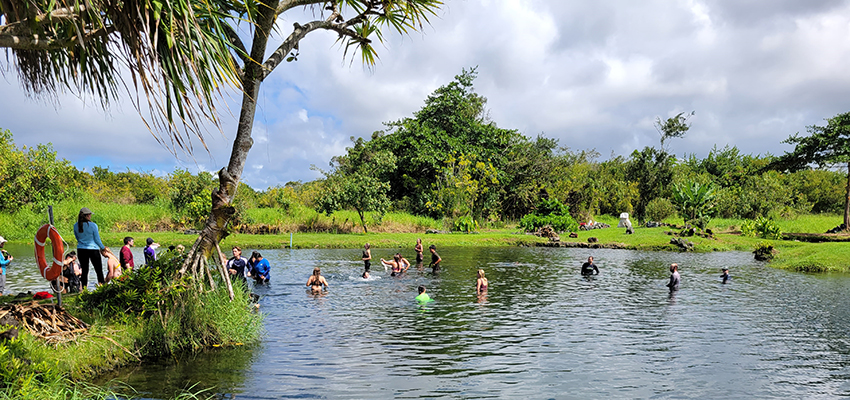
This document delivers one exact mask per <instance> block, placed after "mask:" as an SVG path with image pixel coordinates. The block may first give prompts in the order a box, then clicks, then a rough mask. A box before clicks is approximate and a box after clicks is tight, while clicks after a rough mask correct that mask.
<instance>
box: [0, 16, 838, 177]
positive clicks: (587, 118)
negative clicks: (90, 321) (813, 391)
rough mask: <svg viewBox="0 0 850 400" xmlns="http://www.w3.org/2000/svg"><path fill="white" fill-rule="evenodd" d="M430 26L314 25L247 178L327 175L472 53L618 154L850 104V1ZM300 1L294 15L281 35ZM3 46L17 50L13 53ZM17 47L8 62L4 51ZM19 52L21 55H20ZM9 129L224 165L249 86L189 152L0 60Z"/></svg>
mask: <svg viewBox="0 0 850 400" xmlns="http://www.w3.org/2000/svg"><path fill="white" fill-rule="evenodd" d="M444 2H445V4H444V6H443V7H442V8H441V9H440V10H439V11H438V14H437V16H435V17H433V18H431V25H430V26H426V27H424V29H423V30H422V32H414V33H412V34H410V35H407V36H401V35H396V34H391V33H389V32H387V33H386V34H385V43H383V44H377V45H376V47H377V50H378V53H379V56H380V60H379V61H378V63H377V65H376V66H375V67H374V68H373V69H371V70H370V69H367V68H364V67H363V66H362V64H361V63H360V62H359V60H354V62H352V61H351V59H350V58H349V59H346V58H344V57H343V50H342V49H341V48H340V47H339V46H338V45H337V44H336V43H335V40H336V35H335V34H333V33H329V32H322V31H316V32H312V33H310V34H309V35H308V36H307V37H306V38H305V39H304V40H303V41H302V42H301V44H300V55H299V57H298V60H297V61H296V62H292V63H283V64H281V65H280V66H279V67H278V68H277V69H276V70H275V71H274V72H273V73H272V74H271V75H270V76H269V78H267V79H266V81H265V82H264V84H263V87H262V91H261V96H260V99H259V102H258V111H257V116H256V120H255V125H254V133H253V136H254V147H253V148H252V149H251V152H250V154H249V156H248V160H247V164H246V167H245V172H244V175H243V181H244V182H246V183H248V184H249V185H251V186H252V187H254V188H255V189H265V188H267V187H270V186H275V185H283V184H285V183H286V182H289V181H298V180H300V181H310V180H313V179H316V178H319V177H321V175H320V173H319V172H317V171H315V170H311V168H310V166H311V165H316V166H318V167H320V168H324V169H327V166H328V163H329V161H330V159H331V157H333V156H336V155H341V154H344V152H345V148H346V147H347V146H349V145H350V144H351V140H350V137H352V136H353V137H365V138H369V137H371V134H372V132H374V131H377V130H381V129H383V128H384V125H383V123H385V122H390V121H396V120H399V119H401V118H404V117H410V116H412V114H413V113H414V112H416V111H417V110H419V109H420V108H421V107H422V106H423V105H424V100H425V98H426V97H427V96H428V95H429V94H430V93H431V92H433V91H434V90H435V89H437V88H438V87H440V86H442V85H445V84H448V83H449V82H451V81H452V79H453V78H454V76H455V75H458V74H460V73H461V71H462V70H463V69H464V68H467V69H468V68H472V67H477V71H478V78H477V79H476V80H475V82H474V84H475V91H476V92H477V93H478V94H480V95H482V96H484V97H486V98H487V99H488V103H487V107H488V112H489V116H490V119H491V120H492V121H493V122H495V123H496V124H497V125H498V126H499V127H501V128H508V129H516V130H517V131H519V132H521V133H522V134H524V135H526V136H528V137H531V138H533V137H536V136H538V135H541V134H542V135H545V136H546V137H550V138H556V139H558V140H559V144H560V145H561V146H564V147H568V148H570V149H572V150H589V149H595V150H596V151H597V152H599V153H600V154H601V155H602V159H607V158H608V157H610V156H611V155H624V156H628V155H629V154H630V153H631V152H632V151H633V150H635V149H641V148H643V147H644V146H658V145H659V134H658V132H657V131H656V129H655V128H654V126H653V122H654V121H655V119H656V118H657V117H661V118H664V119H666V118H669V117H672V116H674V115H676V114H678V113H680V112H690V111H694V112H695V115H694V116H693V117H691V119H690V120H689V122H690V123H691V129H690V131H688V133H687V135H686V136H685V137H684V138H682V139H672V140H670V141H668V143H669V150H670V151H672V152H673V153H675V154H676V155H677V156H679V157H683V156H685V155H686V154H694V155H696V156H697V157H705V156H706V155H707V154H708V152H709V151H710V150H711V149H712V148H713V147H714V146H717V147H718V148H723V147H724V146H727V145H728V146H737V147H738V149H739V150H740V151H741V152H742V153H744V154H762V155H763V154H767V153H771V154H782V153H783V152H785V151H790V150H792V147H791V146H790V145H787V144H782V143H781V142H782V140H784V139H786V138H788V137H789V136H790V135H792V134H794V133H797V132H799V133H801V134H805V133H806V126H810V125H815V124H818V125H823V124H825V123H826V122H825V119H826V118H830V117H833V116H835V115H837V114H839V113H843V112H846V111H850V104H848V103H850V73H849V72H848V67H847V66H848V65H850V0H848V1H838V0H807V1H799V0H739V1H720V0H718V1H699V0H643V1H640V2H636V1H631V0H620V1H605V0H594V1H585V0H576V1H566V0H444ZM312 19H313V17H312V15H311V14H309V13H305V12H303V11H302V10H297V11H296V12H294V13H288V14H285V15H283V16H282V17H281V19H280V21H279V24H278V26H279V27H281V28H282V29H281V34H280V35H278V36H276V37H275V38H274V39H273V40H272V42H271V43H272V44H271V45H270V51H271V50H273V49H274V48H276V46H277V45H278V44H280V42H281V40H282V37H281V36H282V35H283V34H288V31H287V30H286V29H288V28H289V27H291V26H292V23H293V22H296V21H297V22H300V23H302V24H303V23H305V22H309V21H310V20H312ZM3 58H5V57H3ZM4 62H5V61H4ZM6 66H7V67H8V65H6ZM0 93H1V94H2V95H0V129H9V130H11V131H12V133H13V135H14V139H15V142H16V144H17V145H19V146H23V145H27V146H34V145H36V144H39V143H47V142H50V143H52V144H53V147H54V149H55V150H56V151H57V153H58V156H59V157H61V158H65V159H68V160H70V161H71V162H72V163H73V164H74V165H75V166H77V167H78V168H80V169H86V170H90V169H91V167H93V166H101V167H108V168H110V170H112V171H126V170H128V169H129V170H131V171H141V172H152V173H155V174H158V175H162V174H167V173H169V172H171V171H173V170H174V169H175V168H182V169H188V170H190V171H192V172H197V171H201V170H202V171H217V170H218V169H220V168H222V167H224V166H225V165H226V164H227V162H228V159H229V155H230V149H231V146H232V140H233V137H234V136H235V130H236V117H237V115H238V110H239V107H238V104H239V101H240V95H239V93H238V92H237V91H235V90H230V91H228V92H226V93H227V94H226V96H225V99H224V100H223V101H224V103H223V104H222V105H220V106H219V111H220V112H219V114H220V117H221V118H222V120H223V124H222V129H221V131H219V130H217V129H215V128H213V127H210V128H209V129H208V132H207V134H206V143H207V145H208V146H209V152H207V151H205V150H204V149H203V146H202V145H200V143H199V142H195V146H194V149H195V151H194V154H193V155H187V154H184V153H179V152H178V154H177V156H176V157H175V155H174V154H173V152H172V151H171V150H170V149H169V148H167V147H164V146H162V145H160V144H159V143H157V141H156V140H155V139H154V138H153V136H152V135H151V133H150V132H149V131H148V128H147V127H146V126H145V124H144V123H143V122H142V120H141V118H140V117H139V114H138V113H137V112H136V110H135V108H134V107H133V106H132V103H131V101H130V100H129V99H130V97H129V96H125V98H124V99H123V100H121V101H118V102H117V103H115V104H113V106H112V107H111V108H110V109H109V110H103V109H102V108H100V106H99V102H98V101H97V100H95V99H92V98H90V97H89V98H84V99H80V98H78V97H75V96H73V95H71V94H64V95H60V96H59V98H58V99H56V101H55V102H51V101H45V100H43V99H33V98H31V96H29V95H28V94H27V93H26V92H25V91H24V89H23V88H22V86H21V85H20V84H19V82H18V79H17V76H16V75H15V73H14V72H13V71H8V70H7V71H6V72H5V73H4V74H3V75H0Z"/></svg>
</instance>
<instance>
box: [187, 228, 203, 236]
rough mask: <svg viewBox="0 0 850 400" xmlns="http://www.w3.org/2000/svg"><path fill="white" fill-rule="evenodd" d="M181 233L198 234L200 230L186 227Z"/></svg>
mask: <svg viewBox="0 0 850 400" xmlns="http://www.w3.org/2000/svg"><path fill="white" fill-rule="evenodd" d="M183 234H184V235H200V234H201V231H199V230H197V229H186V230H185V231H183Z"/></svg>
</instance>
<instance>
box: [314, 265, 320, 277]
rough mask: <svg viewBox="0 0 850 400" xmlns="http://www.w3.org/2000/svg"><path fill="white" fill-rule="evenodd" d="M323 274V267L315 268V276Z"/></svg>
mask: <svg viewBox="0 0 850 400" xmlns="http://www.w3.org/2000/svg"><path fill="white" fill-rule="evenodd" d="M321 274H322V269H321V268H319V267H316V268H313V276H319V275H321Z"/></svg>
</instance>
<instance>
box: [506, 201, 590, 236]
mask: <svg viewBox="0 0 850 400" xmlns="http://www.w3.org/2000/svg"><path fill="white" fill-rule="evenodd" d="M546 225H549V226H551V227H552V228H553V229H555V230H556V231H558V232H570V231H577V230H578V223H577V222H576V220H575V219H573V217H571V216H570V208H569V207H568V206H566V205H564V204H562V203H561V202H560V201H558V199H541V200H540V203H539V205H538V206H537V210H535V211H534V212H533V213H530V214H528V215H526V216H524V217H522V219H521V220H520V221H519V227H520V228H522V229H524V230H525V231H526V232H533V231H536V230H538V229H540V228H541V227H543V226H546Z"/></svg>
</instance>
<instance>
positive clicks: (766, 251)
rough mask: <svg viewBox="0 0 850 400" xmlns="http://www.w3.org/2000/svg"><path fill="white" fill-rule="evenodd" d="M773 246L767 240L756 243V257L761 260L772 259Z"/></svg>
mask: <svg viewBox="0 0 850 400" xmlns="http://www.w3.org/2000/svg"><path fill="white" fill-rule="evenodd" d="M773 253H774V251H773V246H772V245H771V244H770V243H767V242H759V243H758V244H756V248H755V250H753V254H755V259H756V260H759V261H770V260H773Z"/></svg>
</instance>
